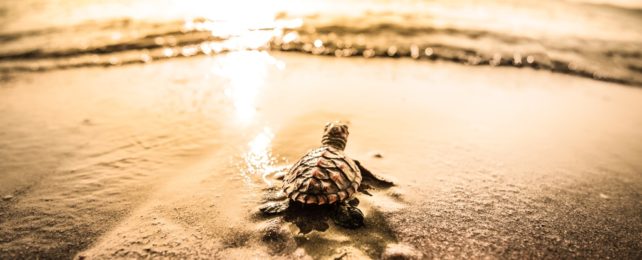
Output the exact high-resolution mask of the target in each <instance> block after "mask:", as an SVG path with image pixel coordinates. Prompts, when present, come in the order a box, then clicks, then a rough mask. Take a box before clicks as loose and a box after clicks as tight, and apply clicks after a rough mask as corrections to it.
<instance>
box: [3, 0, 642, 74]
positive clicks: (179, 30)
mask: <svg viewBox="0 0 642 260" xmlns="http://www.w3.org/2000/svg"><path fill="white" fill-rule="evenodd" d="M641 24H642V2H640V1H625V0H621V1H598V0H583V1H553V0H546V1H535V0H519V1H509V0H483V1H481V0H435V1H427V0H419V1H418V0H410V1H383V0H370V1H356V0H353V1H320V2H313V1H269V2H266V1H234V2H233V3H230V2H214V1H199V0H189V1H152V0H109V1H98V0H57V1H45V0H26V1H3V2H1V3H0V71H2V72H12V71H47V70H56V69H69V68H77V67H86V66H121V65H126V64H132V63H149V62H155V61H158V60H163V59H171V58H179V57H187V56H194V55H217V54H220V53H224V52H230V51H236V50H271V51H289V52H299V53H306V54H311V55H326V56H335V57H337V58H342V57H358V58H372V57H386V58H408V59H416V60H418V62H424V61H427V60H444V61H451V62H456V63H461V64H466V65H471V66H513V67H528V68H532V69H538V70H549V71H553V72H559V73H565V74H571V75H575V76H579V77H588V78H594V79H596V80H603V81H611V82H617V83H621V84H626V85H633V86H642V30H640V25H641Z"/></svg>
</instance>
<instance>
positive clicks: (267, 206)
mask: <svg viewBox="0 0 642 260" xmlns="http://www.w3.org/2000/svg"><path fill="white" fill-rule="evenodd" d="M289 207H290V200H289V199H285V200H281V201H270V202H266V203H264V204H263V205H261V207H259V210H260V211H261V212H263V214H266V215H274V214H279V213H283V212H285V211H286V210H287V209H288V208H289Z"/></svg>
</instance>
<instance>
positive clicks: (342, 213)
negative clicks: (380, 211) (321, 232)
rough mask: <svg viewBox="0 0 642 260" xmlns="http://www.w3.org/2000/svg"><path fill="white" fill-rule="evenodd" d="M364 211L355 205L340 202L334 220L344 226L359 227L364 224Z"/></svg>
mask: <svg viewBox="0 0 642 260" xmlns="http://www.w3.org/2000/svg"><path fill="white" fill-rule="evenodd" d="M363 219H364V216H363V212H361V210H360V209H358V208H357V207H355V206H352V205H349V204H347V203H339V204H337V205H336V206H335V212H334V214H333V216H332V220H333V221H334V223H335V224H337V225H339V226H342V227H344V228H351V229H353V228H359V227H362V226H363V225H364V223H363Z"/></svg>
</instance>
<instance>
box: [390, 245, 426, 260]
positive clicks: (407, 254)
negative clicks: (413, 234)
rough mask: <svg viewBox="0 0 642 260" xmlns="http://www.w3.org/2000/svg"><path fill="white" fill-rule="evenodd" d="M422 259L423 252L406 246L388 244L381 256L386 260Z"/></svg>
mask: <svg viewBox="0 0 642 260" xmlns="http://www.w3.org/2000/svg"><path fill="white" fill-rule="evenodd" d="M422 257H423V254H422V253H421V252H419V251H417V250H416V249H414V248H412V247H411V246H408V245H405V244H388V245H387V246H386V249H385V251H383V254H382V255H381V259H384V260H410V259H413V260H414V259H421V258H422Z"/></svg>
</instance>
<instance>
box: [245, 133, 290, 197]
mask: <svg viewBox="0 0 642 260" xmlns="http://www.w3.org/2000/svg"><path fill="white" fill-rule="evenodd" d="M273 139H274V133H272V130H270V128H267V127H266V128H263V130H262V131H261V132H260V133H259V134H258V135H256V137H254V139H252V140H251V141H250V142H249V143H248V152H247V153H246V154H245V156H244V157H243V159H244V161H245V165H244V168H245V171H243V174H244V176H243V177H244V178H245V181H246V182H247V183H248V184H252V183H254V182H253V180H255V179H256V178H257V177H259V176H260V177H261V179H262V180H263V182H264V183H265V184H267V185H268V186H272V182H271V181H270V180H269V179H268V176H269V175H271V174H273V173H276V172H279V171H282V170H283V167H278V166H276V159H275V158H274V157H273V156H272V153H271V148H272V140H273Z"/></svg>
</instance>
